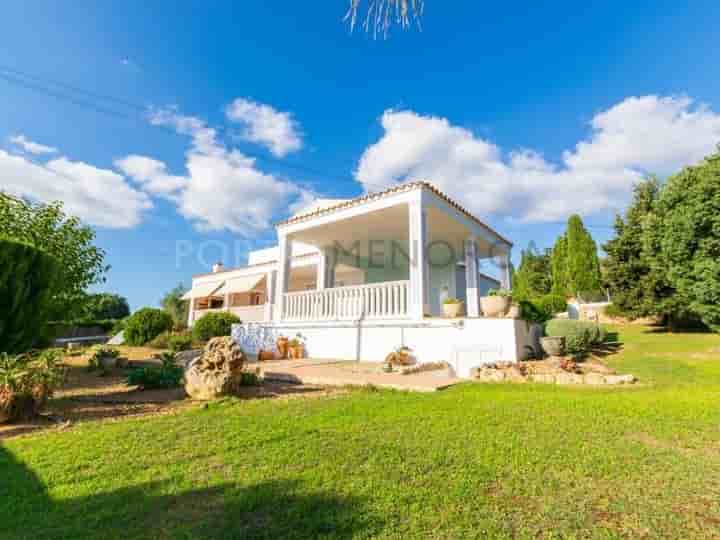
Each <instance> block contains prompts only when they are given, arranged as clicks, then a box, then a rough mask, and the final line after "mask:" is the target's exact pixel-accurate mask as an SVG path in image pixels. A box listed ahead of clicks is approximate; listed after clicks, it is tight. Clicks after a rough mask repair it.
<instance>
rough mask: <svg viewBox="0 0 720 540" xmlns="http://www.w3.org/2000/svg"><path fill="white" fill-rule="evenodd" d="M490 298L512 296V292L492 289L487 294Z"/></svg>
mask: <svg viewBox="0 0 720 540" xmlns="http://www.w3.org/2000/svg"><path fill="white" fill-rule="evenodd" d="M487 295H488V296H512V292H511V291H508V290H507V289H490V290H489V291H488V292H487Z"/></svg>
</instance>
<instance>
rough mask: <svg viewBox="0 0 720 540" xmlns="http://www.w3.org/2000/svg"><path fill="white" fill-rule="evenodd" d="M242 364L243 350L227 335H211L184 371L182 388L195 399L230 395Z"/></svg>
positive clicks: (239, 380) (236, 383)
mask: <svg viewBox="0 0 720 540" xmlns="http://www.w3.org/2000/svg"><path fill="white" fill-rule="evenodd" d="M244 364H245V353H243V351H242V349H240V347H239V346H238V344H237V343H235V341H234V340H233V339H232V338H231V337H217V338H213V339H211V340H210V341H208V343H207V345H206V346H205V349H204V350H203V352H202V354H201V355H200V356H198V357H197V358H196V359H195V360H193V361H191V362H190V365H189V367H188V369H187V370H186V371H185V391H186V392H187V394H188V395H189V396H190V397H191V398H192V399H199V400H210V399H216V398H219V397H222V396H227V395H232V394H234V393H236V392H237V391H238V389H239V387H240V384H241V381H242V372H243V371H242V368H243V365H244Z"/></svg>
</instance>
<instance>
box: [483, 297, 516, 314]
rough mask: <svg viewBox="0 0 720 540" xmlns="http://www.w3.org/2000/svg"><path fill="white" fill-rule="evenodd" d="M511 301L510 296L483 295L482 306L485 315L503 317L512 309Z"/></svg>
mask: <svg viewBox="0 0 720 540" xmlns="http://www.w3.org/2000/svg"><path fill="white" fill-rule="evenodd" d="M511 302H512V298H510V297H509V296H482V297H481V298H480V307H481V308H482V312H483V315H484V316H485V317H502V316H503V315H505V314H506V313H507V312H508V309H510V303H511Z"/></svg>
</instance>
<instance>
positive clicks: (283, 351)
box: [275, 336, 290, 360]
mask: <svg viewBox="0 0 720 540" xmlns="http://www.w3.org/2000/svg"><path fill="white" fill-rule="evenodd" d="M275 345H276V346H277V350H278V353H279V355H280V359H281V360H286V359H287V357H288V352H289V351H288V349H289V345H290V340H289V339H288V338H287V336H279V337H278V338H277V341H276V342H275Z"/></svg>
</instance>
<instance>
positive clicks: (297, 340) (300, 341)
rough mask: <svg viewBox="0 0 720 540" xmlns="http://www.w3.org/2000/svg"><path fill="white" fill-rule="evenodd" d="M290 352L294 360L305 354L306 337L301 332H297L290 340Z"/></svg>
mask: <svg viewBox="0 0 720 540" xmlns="http://www.w3.org/2000/svg"><path fill="white" fill-rule="evenodd" d="M288 352H289V353H290V358H291V359H293V360H299V359H300V358H303V357H304V356H305V338H304V337H303V336H302V335H301V334H296V335H295V337H294V338H292V339H291V340H290V341H289V342H288Z"/></svg>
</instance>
